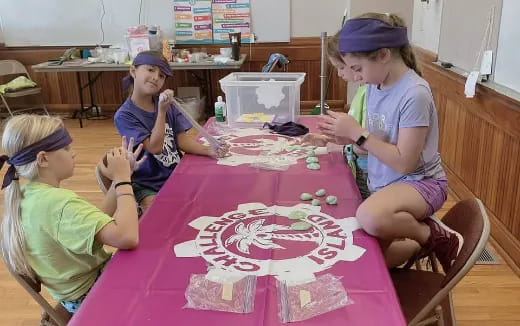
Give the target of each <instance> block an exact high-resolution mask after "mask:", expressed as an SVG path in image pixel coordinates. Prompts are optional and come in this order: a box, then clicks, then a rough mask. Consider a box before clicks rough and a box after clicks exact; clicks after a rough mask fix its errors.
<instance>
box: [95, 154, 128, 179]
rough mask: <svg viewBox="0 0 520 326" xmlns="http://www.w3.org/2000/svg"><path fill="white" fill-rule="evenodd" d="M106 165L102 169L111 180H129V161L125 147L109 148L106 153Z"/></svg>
mask: <svg viewBox="0 0 520 326" xmlns="http://www.w3.org/2000/svg"><path fill="white" fill-rule="evenodd" d="M106 156H107V166H106V168H105V169H104V171H102V173H103V174H105V175H106V176H107V177H108V178H110V179H111V180H123V181H130V175H131V174H132V172H131V170H130V162H129V161H128V154H127V151H126V148H124V147H115V148H112V149H111V150H109V151H108V152H107V154H106Z"/></svg>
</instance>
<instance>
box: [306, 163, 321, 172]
mask: <svg viewBox="0 0 520 326" xmlns="http://www.w3.org/2000/svg"><path fill="white" fill-rule="evenodd" d="M307 169H309V170H319V169H320V164H319V163H309V164H307Z"/></svg>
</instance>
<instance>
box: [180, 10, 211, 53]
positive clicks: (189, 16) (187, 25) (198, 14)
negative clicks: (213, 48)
mask: <svg viewBox="0 0 520 326" xmlns="http://www.w3.org/2000/svg"><path fill="white" fill-rule="evenodd" d="M173 13H174V21H175V39H176V42H177V43H193V44H198V43H213V29H212V21H211V20H212V18H211V0H173Z"/></svg>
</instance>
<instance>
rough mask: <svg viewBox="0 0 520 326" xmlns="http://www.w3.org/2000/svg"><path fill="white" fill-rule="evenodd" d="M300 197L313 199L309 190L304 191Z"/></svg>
mask: <svg viewBox="0 0 520 326" xmlns="http://www.w3.org/2000/svg"><path fill="white" fill-rule="evenodd" d="M300 199H301V200H311V199H312V195H311V194H309V193H308V192H303V193H302V194H301V195H300Z"/></svg>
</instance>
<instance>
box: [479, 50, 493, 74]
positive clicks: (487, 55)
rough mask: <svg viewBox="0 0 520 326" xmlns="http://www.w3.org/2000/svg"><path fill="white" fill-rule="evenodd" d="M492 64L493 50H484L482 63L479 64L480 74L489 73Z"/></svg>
mask: <svg viewBox="0 0 520 326" xmlns="http://www.w3.org/2000/svg"><path fill="white" fill-rule="evenodd" d="M492 65H493V51H491V50H487V51H484V54H483V56H482V63H481V64H480V73H481V74H482V75H491V66H492Z"/></svg>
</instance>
